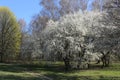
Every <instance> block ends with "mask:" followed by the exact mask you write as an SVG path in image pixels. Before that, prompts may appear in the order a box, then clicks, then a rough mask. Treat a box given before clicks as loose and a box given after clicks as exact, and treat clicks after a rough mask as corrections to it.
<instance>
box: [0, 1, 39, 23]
mask: <svg viewBox="0 0 120 80" xmlns="http://www.w3.org/2000/svg"><path fill="white" fill-rule="evenodd" d="M39 2H40V0H0V6H7V7H9V8H10V10H11V11H12V12H13V13H14V14H15V15H16V17H17V19H21V18H22V19H24V20H25V21H26V23H27V24H29V22H30V20H31V18H32V16H33V15H35V14H37V13H39V11H40V9H41V7H40V5H39Z"/></svg>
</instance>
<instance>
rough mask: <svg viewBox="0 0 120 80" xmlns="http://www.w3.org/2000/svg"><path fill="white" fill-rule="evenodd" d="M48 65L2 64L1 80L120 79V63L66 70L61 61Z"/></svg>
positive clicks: (0, 67)
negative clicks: (103, 66) (102, 67)
mask: <svg viewBox="0 0 120 80" xmlns="http://www.w3.org/2000/svg"><path fill="white" fill-rule="evenodd" d="M51 64H53V65H46V63H44V62H42V63H39V64H34V65H33V64H32V65H30V64H28V65H23V64H5V63H1V64H0V80H120V64H119V63H114V64H112V65H111V66H110V67H109V68H104V69H101V68H99V65H96V66H98V67H96V66H92V67H91V68H90V69H89V70H74V71H69V72H65V70H64V67H63V64H62V63H60V62H57V63H51Z"/></svg>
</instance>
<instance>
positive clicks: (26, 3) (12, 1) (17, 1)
mask: <svg viewBox="0 0 120 80" xmlns="http://www.w3.org/2000/svg"><path fill="white" fill-rule="evenodd" d="M93 1H94V0H89V3H88V5H87V10H91V3H92V2H93ZM39 2H40V0H0V6H7V7H9V8H10V10H11V11H12V12H13V13H14V14H15V15H16V17H17V19H21V18H22V19H24V20H25V21H26V23H27V24H29V22H30V20H31V19H32V16H33V15H35V14H37V13H39V11H40V9H41V7H40V5H39Z"/></svg>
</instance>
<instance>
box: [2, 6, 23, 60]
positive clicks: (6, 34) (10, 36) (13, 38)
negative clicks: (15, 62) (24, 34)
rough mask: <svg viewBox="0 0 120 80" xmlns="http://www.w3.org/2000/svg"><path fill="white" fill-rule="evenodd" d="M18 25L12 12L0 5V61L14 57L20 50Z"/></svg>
mask: <svg viewBox="0 0 120 80" xmlns="http://www.w3.org/2000/svg"><path fill="white" fill-rule="evenodd" d="M20 37H21V34H20V27H19V25H18V23H17V20H16V18H15V16H14V14H13V13H12V12H11V11H10V10H9V9H8V8H6V7H0V61H1V62H4V61H6V60H9V59H14V58H15V57H16V56H17V55H18V53H19V51H20Z"/></svg>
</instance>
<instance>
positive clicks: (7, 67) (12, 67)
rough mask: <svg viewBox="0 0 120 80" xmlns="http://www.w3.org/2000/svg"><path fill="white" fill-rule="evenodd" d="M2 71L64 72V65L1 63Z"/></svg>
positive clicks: (0, 68)
mask: <svg viewBox="0 0 120 80" xmlns="http://www.w3.org/2000/svg"><path fill="white" fill-rule="evenodd" d="M0 71H6V72H17V73H20V72H25V71H27V72H28V71H32V72H40V71H49V72H54V73H57V72H64V71H65V70H64V66H60V65H50V66H48V65H41V64H39V65H38V64H37V65H36V64H5V63H0Z"/></svg>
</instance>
